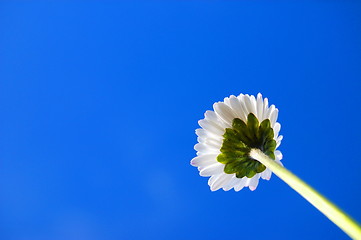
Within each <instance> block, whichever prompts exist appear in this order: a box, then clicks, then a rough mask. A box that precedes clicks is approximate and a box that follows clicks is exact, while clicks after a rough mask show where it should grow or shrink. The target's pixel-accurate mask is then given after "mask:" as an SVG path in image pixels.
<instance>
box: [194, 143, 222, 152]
mask: <svg viewBox="0 0 361 240" xmlns="http://www.w3.org/2000/svg"><path fill="white" fill-rule="evenodd" d="M194 150H196V151H198V152H213V153H221V152H220V150H219V148H217V147H214V146H210V145H208V144H204V143H197V144H196V145H194Z"/></svg>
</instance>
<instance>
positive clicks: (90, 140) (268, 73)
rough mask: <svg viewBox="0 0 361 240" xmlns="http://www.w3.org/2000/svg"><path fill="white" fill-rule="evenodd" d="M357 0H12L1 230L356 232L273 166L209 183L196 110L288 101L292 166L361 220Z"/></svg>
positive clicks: (77, 233) (279, 235) (19, 233)
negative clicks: (215, 186)
mask: <svg viewBox="0 0 361 240" xmlns="http://www.w3.org/2000/svg"><path fill="white" fill-rule="evenodd" d="M360 11H361V3H360V2H358V1H305V2H302V3H301V2H296V1H292V2H288V1H276V2H270V1H119V2H118V1H64V2H55V1H54V2H53V1H32V2H28V1H18V2H16V1H2V2H1V3H0V239H4V240H63V239H64V240H83V239H84V240H98V239H99V240H107V239H109V240H113V239H114V240H115V239H121V240H123V239H124V240H128V239H129V240H130V239H136V240H137V239H181V240H182V239H187V240H188V239H211V240H212V239H234V240H236V239H240V240H241V239H277V240H282V239H303V240H304V239H348V238H347V236H346V235H345V234H344V233H343V232H342V231H341V230H339V229H338V228H337V227H336V226H335V225H334V224H333V223H331V222H330V221H329V220H328V219H327V218H326V217H324V216H323V215H322V214H321V213H319V212H318V211H317V210H316V209H315V208H313V207H312V206H311V205H310V204H309V203H308V202H307V201H305V200H304V199H303V198H302V197H300V196H299V195H298V194H297V193H295V192H294V191H293V190H291V189H290V188H289V187H288V186H287V185H286V184H285V183H284V182H282V181H281V180H280V179H278V178H277V177H276V176H274V175H273V176H272V178H271V180H270V181H264V180H261V181H260V184H259V186H258V188H257V190H256V191H254V192H251V191H250V190H249V189H243V190H242V191H240V192H234V191H233V190H232V191H229V192H224V191H222V190H219V191H217V192H211V191H210V190H209V187H208V185H207V178H203V177H200V176H199V175H198V171H197V169H196V168H194V167H192V166H190V164H189V162H190V160H191V159H192V158H193V157H194V156H195V153H196V152H195V150H194V149H193V146H194V144H196V135H195V133H194V131H195V129H196V128H198V124H197V121H198V120H199V119H202V118H203V114H204V112H205V111H206V110H210V109H212V105H213V103H214V102H216V101H221V100H223V98H224V97H227V96H229V95H231V94H233V95H238V94H240V93H245V94H253V95H255V94H257V93H258V92H261V93H262V94H263V96H265V97H268V98H269V100H270V102H271V103H272V104H275V105H276V107H277V108H278V109H279V110H280V113H279V122H280V123H281V125H282V129H281V134H282V135H284V140H283V142H282V145H281V146H280V148H279V149H280V150H281V151H282V153H283V155H284V159H283V163H284V165H285V166H286V167H287V168H289V169H290V170H292V171H293V172H294V173H296V174H297V175H298V176H300V177H301V178H303V179H304V180H305V181H307V182H308V183H310V184H311V185H312V186H314V187H315V188H316V189H318V190H319V191H320V192H321V193H323V194H325V195H326V196H327V197H329V198H330V199H331V200H333V201H334V202H335V203H336V204H337V205H339V206H340V207H341V208H342V209H344V210H345V211H346V212H348V213H349V214H350V215H352V216H353V217H354V218H355V219H357V220H358V221H361V207H360V202H361V189H360V184H361V180H360V172H361V158H360V145H361V124H360V119H361V111H360V105H361V94H360V92H361V81H360V80H361V31H360V30H361V14H360Z"/></svg>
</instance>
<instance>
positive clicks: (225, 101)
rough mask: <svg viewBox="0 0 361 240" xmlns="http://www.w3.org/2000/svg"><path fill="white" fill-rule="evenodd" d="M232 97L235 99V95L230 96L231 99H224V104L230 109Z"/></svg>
mask: <svg viewBox="0 0 361 240" xmlns="http://www.w3.org/2000/svg"><path fill="white" fill-rule="evenodd" d="M232 96H233V97H234V95H231V96H229V98H228V97H226V98H224V99H223V102H224V103H225V104H226V105H227V106H228V107H231V104H230V102H229V99H230V98H231V97H232Z"/></svg>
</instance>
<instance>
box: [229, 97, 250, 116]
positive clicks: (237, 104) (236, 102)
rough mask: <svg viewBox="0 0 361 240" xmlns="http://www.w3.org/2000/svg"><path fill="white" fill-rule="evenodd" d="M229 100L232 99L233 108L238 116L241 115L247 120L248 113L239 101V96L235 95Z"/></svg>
mask: <svg viewBox="0 0 361 240" xmlns="http://www.w3.org/2000/svg"><path fill="white" fill-rule="evenodd" d="M229 101H230V105H231V108H232V109H233V111H234V112H235V113H236V115H237V117H239V118H240V119H242V120H243V121H246V120H247V115H246V113H245V111H244V109H243V107H242V105H241V103H240V102H239V100H238V98H236V97H234V96H233V97H231V98H230V99H229Z"/></svg>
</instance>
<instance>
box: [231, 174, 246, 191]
mask: <svg viewBox="0 0 361 240" xmlns="http://www.w3.org/2000/svg"><path fill="white" fill-rule="evenodd" d="M247 179H248V178H247V177H243V178H242V179H241V181H239V182H238V183H237V185H236V186H234V191H236V192H238V191H240V190H242V188H244V185H245V183H246V181H247Z"/></svg>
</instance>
